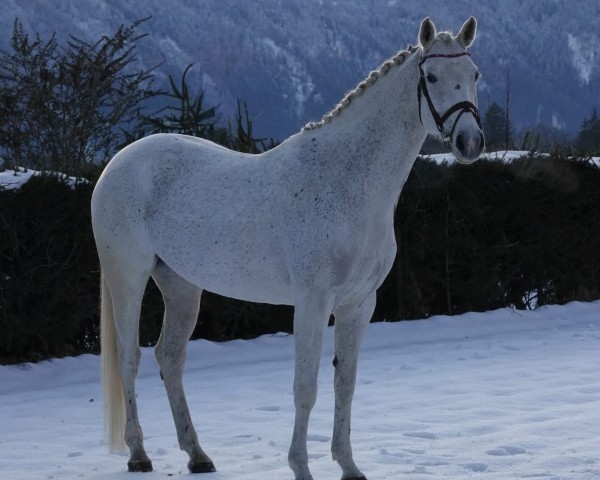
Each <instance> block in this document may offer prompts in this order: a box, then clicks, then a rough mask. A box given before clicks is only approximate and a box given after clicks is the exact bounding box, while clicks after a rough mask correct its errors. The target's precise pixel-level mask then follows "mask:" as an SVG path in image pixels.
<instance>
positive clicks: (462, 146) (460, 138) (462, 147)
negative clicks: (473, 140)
mask: <svg viewBox="0 0 600 480" xmlns="http://www.w3.org/2000/svg"><path fill="white" fill-rule="evenodd" d="M456 148H458V151H459V152H464V151H465V141H464V140H463V134H462V133H459V134H458V136H457V137H456Z"/></svg>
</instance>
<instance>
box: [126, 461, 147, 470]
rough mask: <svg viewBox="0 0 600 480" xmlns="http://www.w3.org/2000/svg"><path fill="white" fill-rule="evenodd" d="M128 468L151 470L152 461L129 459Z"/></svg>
mask: <svg viewBox="0 0 600 480" xmlns="http://www.w3.org/2000/svg"><path fill="white" fill-rule="evenodd" d="M127 469H128V470H129V471H130V472H151V471H152V462H151V461H150V460H129V461H128V462H127Z"/></svg>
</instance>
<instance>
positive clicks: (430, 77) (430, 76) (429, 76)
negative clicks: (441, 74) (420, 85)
mask: <svg viewBox="0 0 600 480" xmlns="http://www.w3.org/2000/svg"><path fill="white" fill-rule="evenodd" d="M425 78H426V79H427V81H428V82H429V83H435V82H437V78H436V76H435V75H434V74H433V73H428V74H427V75H425Z"/></svg>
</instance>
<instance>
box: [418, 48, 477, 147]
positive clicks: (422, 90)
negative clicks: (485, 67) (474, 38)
mask: <svg viewBox="0 0 600 480" xmlns="http://www.w3.org/2000/svg"><path fill="white" fill-rule="evenodd" d="M464 55H469V56H471V55H470V53H469V52H460V53H449V54H443V53H433V54H431V55H425V56H424V57H422V58H421V61H420V62H419V71H420V78H419V85H418V87H417V98H418V99H419V120H420V121H421V125H423V119H422V118H421V96H424V97H425V100H427V105H428V106H429V111H430V112H431V116H432V117H433V120H434V121H435V124H436V126H437V129H438V130H439V132H440V134H441V135H442V139H443V140H444V142H446V143H449V142H450V141H451V140H452V135H454V129H455V128H456V124H457V123H458V120H459V119H460V117H461V116H462V114H463V113H465V112H470V113H471V114H472V115H473V117H474V118H475V121H476V122H477V125H478V126H479V128H480V129H481V128H482V127H481V118H479V111H478V110H477V107H476V106H475V104H473V103H471V102H468V101H466V100H465V101H463V102H458V103H455V104H454V105H452V106H451V107H450V108H449V109H448V110H446V111H445V112H444V114H443V115H440V114H439V113H438V111H437V110H436V108H435V105H434V104H433V102H432V101H431V97H430V96H429V91H428V90H427V81H426V79H425V73H424V72H423V63H425V60H427V59H428V58H454V57H462V56H464ZM457 111H458V112H459V114H458V115H457V116H456V119H455V120H454V124H453V125H452V129H451V130H450V135H447V134H446V132H445V131H444V122H445V121H446V120H448V117H450V115H452V114H453V113H454V112H457Z"/></svg>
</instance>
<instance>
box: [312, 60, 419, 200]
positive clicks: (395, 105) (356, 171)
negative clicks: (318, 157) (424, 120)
mask: <svg viewBox="0 0 600 480" xmlns="http://www.w3.org/2000/svg"><path fill="white" fill-rule="evenodd" d="M417 62H418V58H417V55H412V56H411V57H410V58H409V59H407V60H406V61H405V62H404V63H403V64H402V65H400V66H397V67H395V68H393V69H392V70H390V71H389V72H388V73H387V74H386V75H385V76H382V77H381V78H379V79H378V80H377V82H376V83H375V84H373V85H372V86H370V87H368V88H367V89H366V90H365V91H364V92H363V94H362V95H360V96H359V97H357V98H355V99H353V100H352V103H351V104H350V105H349V106H348V107H346V109H345V110H344V111H342V112H341V113H340V115H339V116H338V117H336V118H334V119H333V120H332V121H331V122H330V123H327V124H325V125H323V126H321V127H319V128H318V129H316V130H309V131H306V132H304V133H303V134H302V135H304V136H306V138H307V141H308V142H309V143H310V142H313V143H316V144H317V145H318V146H317V147H316V148H319V149H320V150H321V154H322V155H323V156H324V158H325V159H326V162H328V164H329V165H327V166H328V167H330V168H331V170H332V171H334V172H335V173H334V174H333V175H334V176H342V177H343V178H340V180H341V181H342V182H344V183H346V184H347V183H349V182H350V183H351V182H360V185H361V188H360V191H362V192H364V193H363V195H364V198H363V199H362V201H363V203H365V206H366V207H369V206H370V205H368V204H369V203H372V204H373V205H376V206H378V207H380V208H381V207H385V206H386V205H385V204H388V205H389V206H390V208H393V206H394V204H395V202H396V201H397V199H398V196H399V194H400V189H401V188H402V185H403V183H404V181H405V180H406V177H407V176H408V173H409V171H410V169H411V167H412V165H413V163H414V160H415V158H416V156H417V155H418V153H419V150H420V148H421V146H422V144H423V141H424V140H425V136H426V133H425V130H424V129H423V127H422V125H421V123H420V121H419V113H418V101H417V87H416V85H417V82H418V65H417ZM327 166H326V167H325V168H327Z"/></svg>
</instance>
